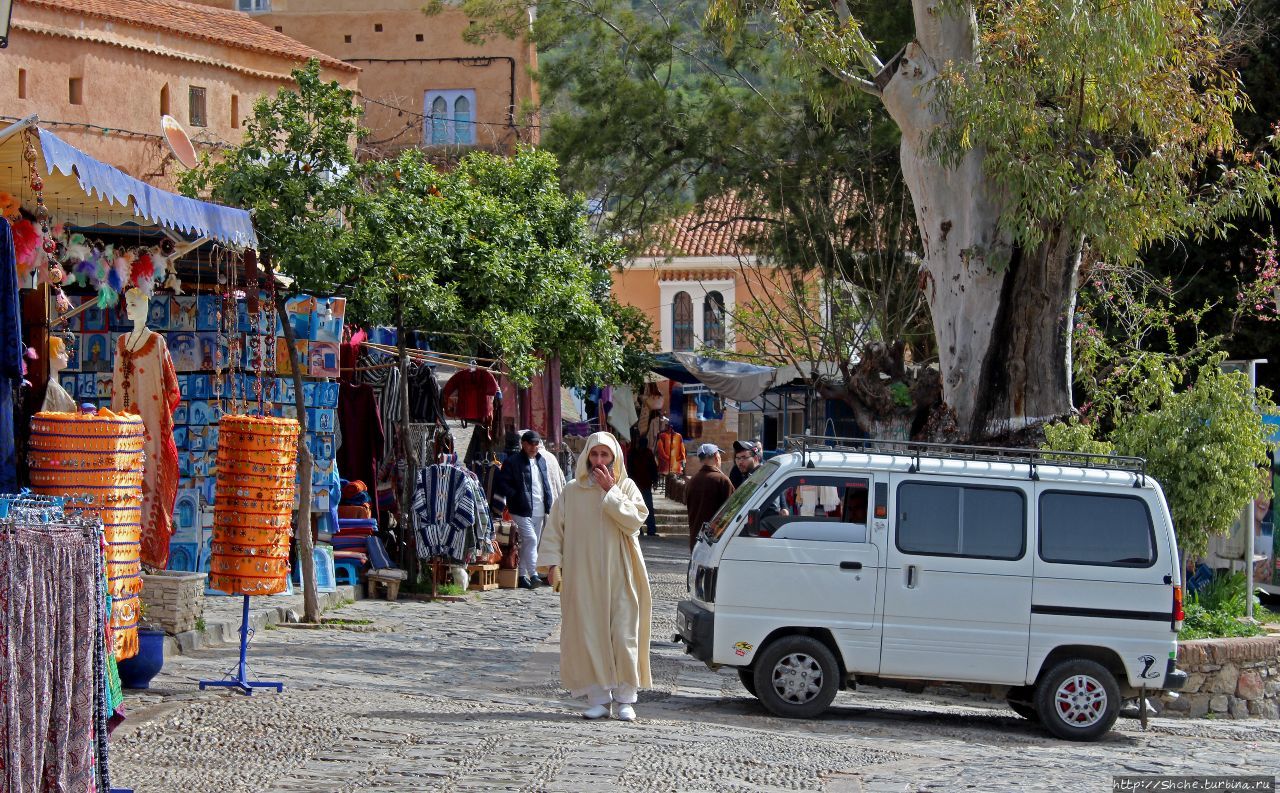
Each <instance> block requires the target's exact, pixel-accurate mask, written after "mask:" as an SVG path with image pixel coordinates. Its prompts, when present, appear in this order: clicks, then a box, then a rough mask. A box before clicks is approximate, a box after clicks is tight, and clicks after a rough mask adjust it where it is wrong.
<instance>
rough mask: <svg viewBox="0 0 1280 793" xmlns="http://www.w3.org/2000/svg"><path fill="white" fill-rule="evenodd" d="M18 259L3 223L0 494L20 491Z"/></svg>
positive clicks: (0, 241)
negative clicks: (16, 439) (15, 440)
mask: <svg viewBox="0 0 1280 793" xmlns="http://www.w3.org/2000/svg"><path fill="white" fill-rule="evenodd" d="M16 259H17V256H16V255H15V253H14V250H13V228H12V227H10V225H9V221H8V220H5V221H4V222H3V223H0V345H3V346H2V347H0V380H3V382H0V493H16V492H17V490H18V470H17V456H16V454H15V451H14V446H13V413H14V392H15V391H16V389H17V388H18V387H19V386H20V385H21V384H22V374H23V372H22V358H23V354H24V353H25V352H26V347H24V346H23V344H22V308H21V305H20V304H19V301H18V267H17V261H16Z"/></svg>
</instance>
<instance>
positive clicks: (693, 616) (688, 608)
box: [674, 600, 716, 664]
mask: <svg viewBox="0 0 1280 793" xmlns="http://www.w3.org/2000/svg"><path fill="white" fill-rule="evenodd" d="M715 619H716V615H715V613H714V612H712V611H709V610H708V609H706V608H704V607H702V606H699V605H698V604H697V603H694V602H693V601H692V600H682V601H680V605H679V606H678V607H677V608H676V630H677V631H678V633H677V634H676V635H675V637H674V638H675V640H676V641H680V642H684V651H685V652H686V653H688V654H689V655H692V656H693V657H694V658H697V659H698V660H699V661H701V662H703V663H704V664H709V663H711V641H712V637H714V636H715V631H714V628H715Z"/></svg>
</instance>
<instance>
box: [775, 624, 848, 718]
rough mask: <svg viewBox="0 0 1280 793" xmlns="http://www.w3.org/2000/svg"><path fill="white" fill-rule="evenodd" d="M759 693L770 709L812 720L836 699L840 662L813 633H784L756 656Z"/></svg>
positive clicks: (777, 712)
mask: <svg viewBox="0 0 1280 793" xmlns="http://www.w3.org/2000/svg"><path fill="white" fill-rule="evenodd" d="M754 666H755V695H756V697H757V698H758V699H759V700H760V703H761V704H762V705H764V706H765V708H767V709H768V710H769V711H770V712H772V713H773V714H775V715H777V716H782V717H783V718H787V719H811V718H813V717H814V716H817V715H818V714H820V713H822V712H823V711H824V710H826V709H827V707H828V706H830V705H831V701H832V700H834V699H835V698H836V691H837V690H838V689H839V687H840V680H839V676H840V665H839V664H837V663H836V657H835V655H834V654H832V652H831V650H829V649H827V646H826V645H825V644H823V643H822V642H820V641H818V640H817V639H815V638H813V637H812V636H783V637H780V638H778V639H775V640H774V641H773V642H771V643H770V644H769V646H768V647H766V648H764V650H763V651H762V652H761V653H760V654H759V655H758V656H756V660H755V664H754Z"/></svg>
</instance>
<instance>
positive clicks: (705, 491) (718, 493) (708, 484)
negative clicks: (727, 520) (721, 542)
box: [685, 443, 733, 552]
mask: <svg viewBox="0 0 1280 793" xmlns="http://www.w3.org/2000/svg"><path fill="white" fill-rule="evenodd" d="M722 459H723V458H722V457H721V454H720V449H719V447H717V446H716V445H715V444H714V443H704V444H702V445H701V446H699V447H698V462H700V463H702V468H701V469H700V470H699V471H698V473H696V474H694V475H693V478H692V479H690V480H689V486H688V488H687V490H686V491H685V506H686V507H688V508H689V551H690V552H692V551H693V546H694V545H696V544H697V542H698V532H700V531H702V524H704V523H706V522H707V521H709V520H711V518H713V517H715V514H716V512H718V511H719V509H720V507H721V506H723V505H724V502H726V501H728V500H729V496H731V495H733V483H732V482H730V481H729V477H727V476H725V475H724V472H722V471H721V470H720V463H721V461H722Z"/></svg>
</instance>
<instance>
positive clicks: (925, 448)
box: [788, 435, 1147, 487]
mask: <svg viewBox="0 0 1280 793" xmlns="http://www.w3.org/2000/svg"><path fill="white" fill-rule="evenodd" d="M788 440H789V443H788V446H789V451H798V452H800V454H801V455H802V458H803V460H804V464H805V465H806V466H811V465H812V461H811V460H810V459H809V455H810V454H812V453H813V452H819V451H825V452H862V453H865V454H893V455H898V456H900V457H910V458H911V468H910V469H909V470H910V471H911V473H915V472H917V471H919V470H920V461H921V460H922V459H925V458H929V459H937V460H972V461H981V462H1000V463H1021V464H1023V465H1027V466H1030V469H1031V478H1032V479H1039V478H1040V476H1039V474H1038V473H1037V472H1036V467H1037V466H1039V465H1071V466H1077V467H1080V468H1097V469H1101V470H1107V471H1127V472H1129V473H1132V474H1135V475H1136V476H1137V479H1136V481H1135V482H1134V486H1135V487H1141V486H1142V485H1143V484H1145V483H1146V476H1147V461H1146V460H1145V459H1143V458H1141V457H1126V456H1123V455H1119V454H1090V453H1087V452H1067V451H1057V450H1052V449H1013V448H1005V447H1001V446H966V445H963V444H956V443H927V442H925V441H900V440H873V439H869V438H845V437H840V436H837V435H793V436H791V438H789V439H788Z"/></svg>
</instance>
